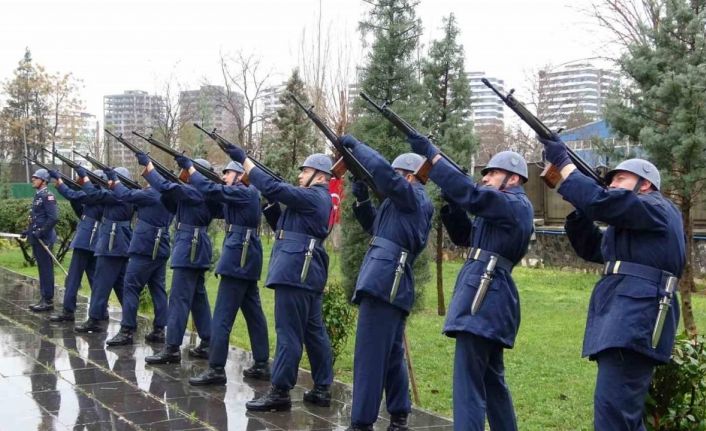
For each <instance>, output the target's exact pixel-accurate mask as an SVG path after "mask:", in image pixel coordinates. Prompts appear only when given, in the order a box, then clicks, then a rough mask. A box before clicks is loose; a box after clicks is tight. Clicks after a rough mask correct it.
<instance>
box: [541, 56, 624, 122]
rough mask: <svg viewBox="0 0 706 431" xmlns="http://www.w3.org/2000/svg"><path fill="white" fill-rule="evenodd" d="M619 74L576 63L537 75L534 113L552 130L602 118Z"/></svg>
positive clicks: (582, 62)
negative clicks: (535, 108)
mask: <svg viewBox="0 0 706 431" xmlns="http://www.w3.org/2000/svg"><path fill="white" fill-rule="evenodd" d="M619 80H620V75H619V74H618V73H617V72H615V71H614V70H610V69H607V68H601V67H598V66H596V65H594V64H593V63H591V62H589V61H585V60H579V61H575V62H571V63H566V64H563V65H561V66H559V67H556V68H552V69H548V70H542V71H540V72H539V81H538V92H539V94H538V96H539V105H538V107H537V114H538V115H539V117H540V118H541V119H542V121H543V122H544V123H545V124H546V125H547V126H548V127H550V128H552V129H559V128H567V127H569V128H571V127H577V126H579V125H581V124H585V123H588V122H591V121H595V120H598V119H599V118H600V117H601V116H602V112H603V108H604V106H605V103H606V100H607V98H608V96H609V95H610V93H611V91H612V90H613V89H614V88H615V87H616V86H617V85H618V83H619Z"/></svg>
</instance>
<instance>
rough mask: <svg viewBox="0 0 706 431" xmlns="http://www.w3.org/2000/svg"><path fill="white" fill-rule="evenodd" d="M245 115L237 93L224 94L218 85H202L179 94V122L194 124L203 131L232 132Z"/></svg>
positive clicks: (243, 105) (241, 99)
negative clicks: (214, 129) (199, 126)
mask: <svg viewBox="0 0 706 431" xmlns="http://www.w3.org/2000/svg"><path fill="white" fill-rule="evenodd" d="M244 114H245V100H244V98H243V96H242V95H241V94H239V93H232V94H230V95H228V94H226V91H225V88H223V87H222V86H220V85H203V86H201V88H199V89H198V90H188V91H182V92H181V93H179V120H180V121H181V122H183V123H185V124H186V123H188V122H195V123H198V124H200V125H201V126H202V127H203V128H204V129H206V130H208V129H213V128H216V129H218V130H219V131H229V132H232V131H233V130H236V129H237V127H238V118H239V119H240V121H242V119H243V115H244ZM236 117H237V118H236Z"/></svg>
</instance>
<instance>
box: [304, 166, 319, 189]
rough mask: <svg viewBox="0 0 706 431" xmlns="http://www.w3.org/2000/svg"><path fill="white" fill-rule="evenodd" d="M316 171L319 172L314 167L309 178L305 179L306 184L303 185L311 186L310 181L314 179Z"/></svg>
mask: <svg viewBox="0 0 706 431" xmlns="http://www.w3.org/2000/svg"><path fill="white" fill-rule="evenodd" d="M318 173H319V170H318V169H314V172H313V173H312V174H311V176H310V177H309V179H308V180H307V182H306V184H304V187H309V186H311V182H312V181H314V177H315V176H316V174H318Z"/></svg>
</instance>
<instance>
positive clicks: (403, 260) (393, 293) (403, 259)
mask: <svg viewBox="0 0 706 431" xmlns="http://www.w3.org/2000/svg"><path fill="white" fill-rule="evenodd" d="M407 256H408V253H407V252H406V251H403V252H401V253H400V260H399V262H398V263H397V269H396V270H395V279H394V280H393V281H392V289H391V290H390V302H394V301H395V298H396V297H397V290H398V289H399V288H400V282H401V281H402V276H403V275H404V267H405V265H406V264H407Z"/></svg>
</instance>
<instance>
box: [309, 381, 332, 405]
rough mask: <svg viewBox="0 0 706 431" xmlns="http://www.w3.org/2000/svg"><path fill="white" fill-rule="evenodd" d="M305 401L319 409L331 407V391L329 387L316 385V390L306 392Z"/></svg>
mask: <svg viewBox="0 0 706 431" xmlns="http://www.w3.org/2000/svg"><path fill="white" fill-rule="evenodd" d="M304 401H305V402H307V403H311V404H315V405H317V406H319V407H329V406H330V405H331V391H330V390H329V386H328V385H314V389H312V390H310V391H306V392H304Z"/></svg>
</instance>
